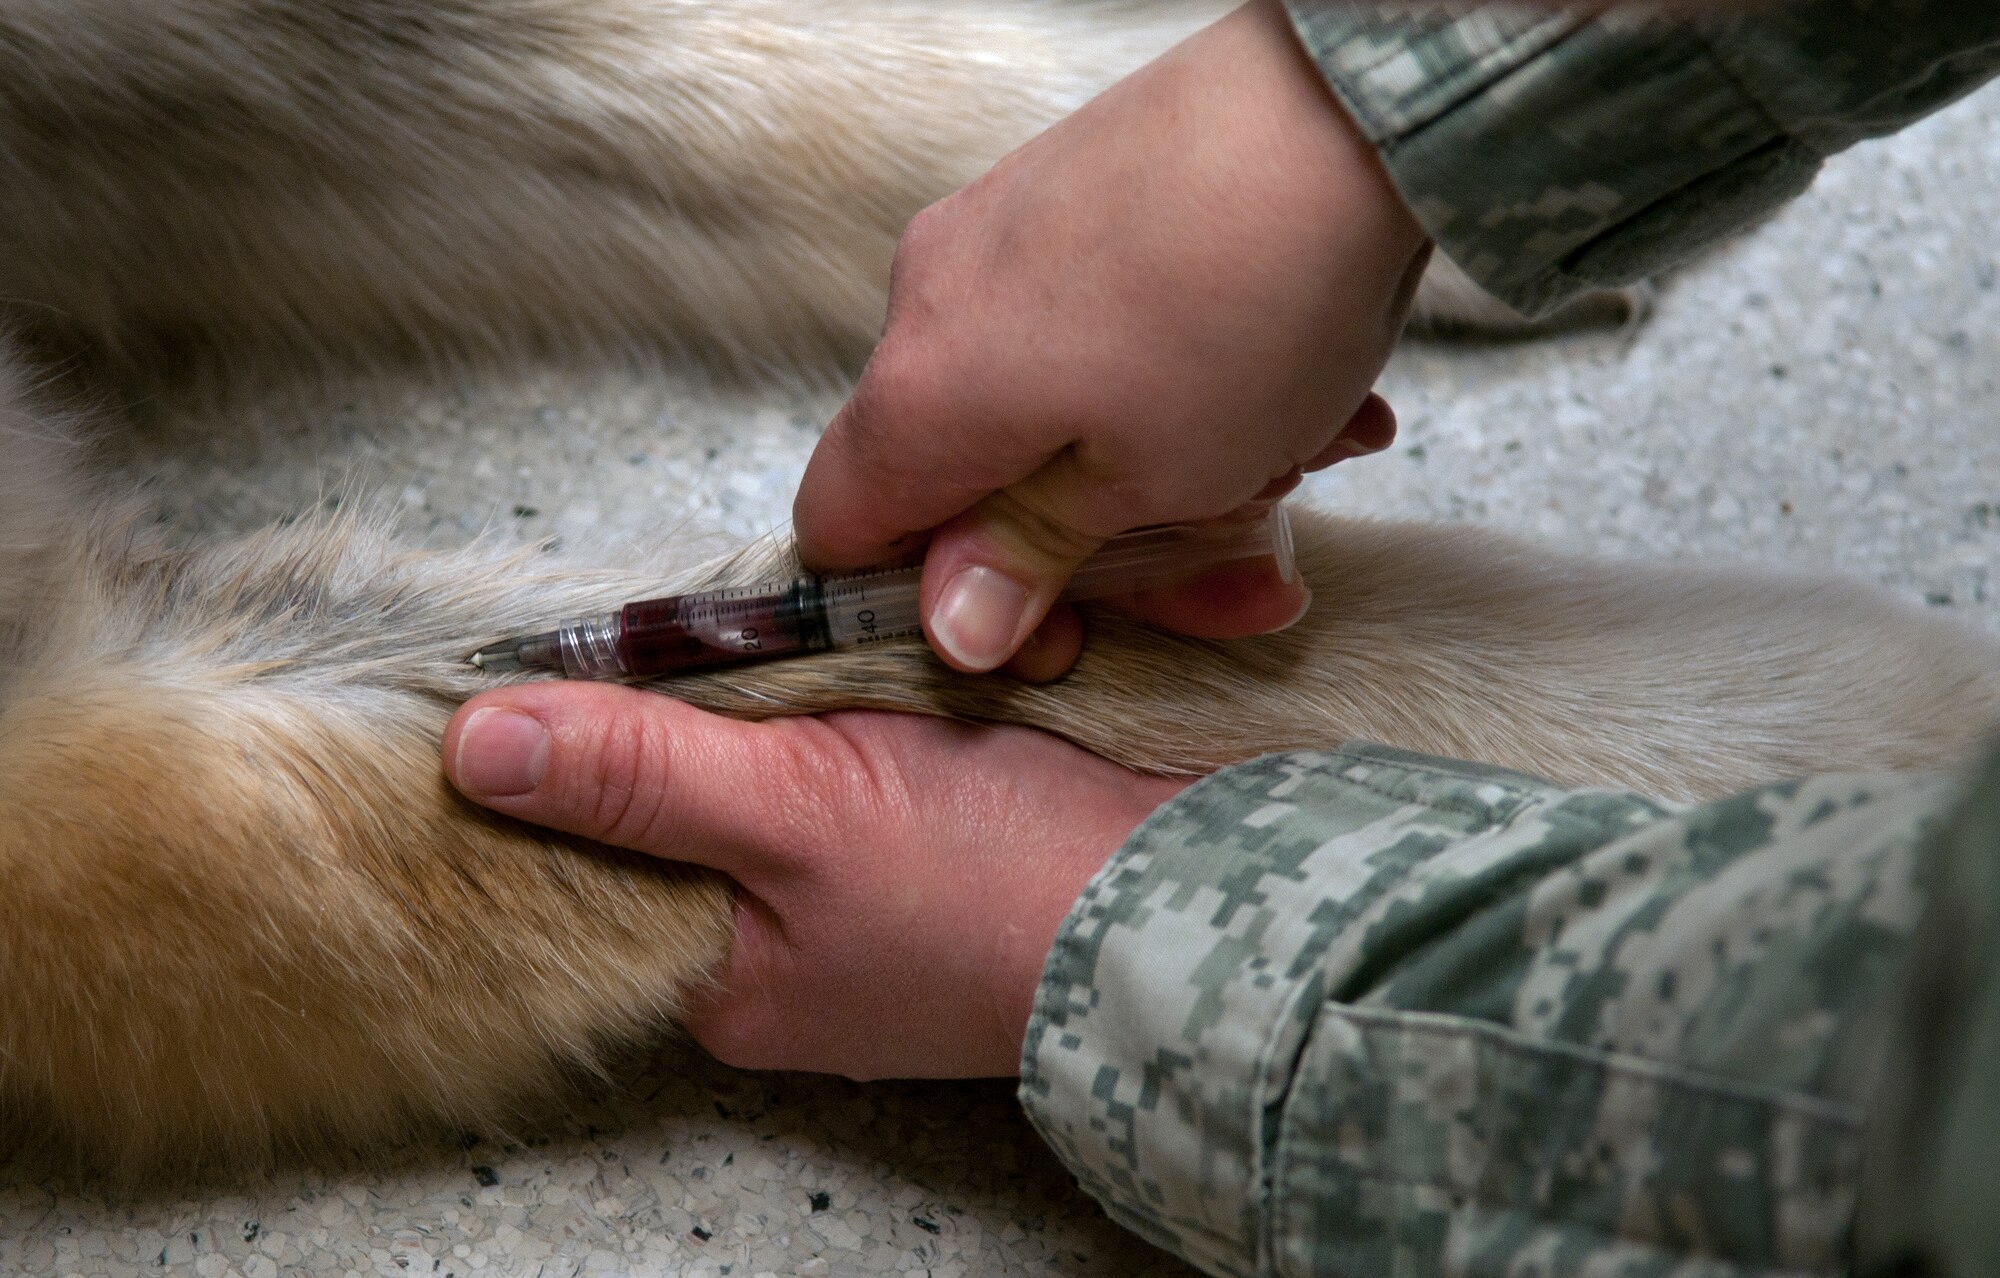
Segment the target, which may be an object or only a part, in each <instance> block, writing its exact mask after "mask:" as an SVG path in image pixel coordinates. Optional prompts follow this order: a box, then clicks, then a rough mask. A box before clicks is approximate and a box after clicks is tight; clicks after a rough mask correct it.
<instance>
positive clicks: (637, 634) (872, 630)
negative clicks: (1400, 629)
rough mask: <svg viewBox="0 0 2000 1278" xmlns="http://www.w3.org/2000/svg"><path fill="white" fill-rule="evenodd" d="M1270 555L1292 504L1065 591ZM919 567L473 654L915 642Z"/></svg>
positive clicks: (736, 593) (1136, 555) (641, 665)
mask: <svg viewBox="0 0 2000 1278" xmlns="http://www.w3.org/2000/svg"><path fill="white" fill-rule="evenodd" d="M1263 558H1273V559H1275V560H1276V561H1277V568H1278V572H1279V575H1280V576H1281V577H1282V578H1283V579H1284V580H1286V581H1290V580H1291V579H1292V576H1293V574H1294V572H1295V568H1294V565H1293V562H1292V528H1291V523H1290V521H1289V520H1288V519H1287V518H1286V515H1285V510H1284V507H1282V506H1275V507H1273V508H1272V509H1271V511H1270V513H1269V514H1268V515H1266V516H1265V517H1264V518H1262V519H1259V520H1256V521H1254V522H1237V523H1221V524H1169V525H1163V526H1160V527H1156V528H1141V529H1139V530H1137V531H1135V532H1128V533H1123V534H1121V535H1119V536H1116V537H1113V538H1112V539H1111V540H1109V541H1107V542H1105V543H1104V545H1103V546H1102V547H1101V548H1100V549H1099V550H1098V552H1097V553H1096V554H1095V555H1092V556H1091V557H1090V558H1089V559H1087V560H1085V561H1084V562H1083V565H1082V566H1081V567H1080V568H1078V569H1077V571H1076V573H1075V575H1074V576H1072V577H1071V578H1070V580H1069V585H1068V586H1067V587H1066V588H1065V589H1064V590H1063V592H1062V594H1061V595H1060V596H1059V598H1062V599H1067V600H1076V599H1099V598H1102V597H1104V596H1106V595H1116V594H1123V593H1125V592H1127V591H1132V590H1137V589H1139V588H1141V587H1143V586H1146V585H1149V584H1157V583H1159V582H1163V581H1168V580H1171V579H1173V578H1176V577H1183V576H1186V575H1187V574H1188V573H1190V572H1196V571H1200V570H1202V569H1204V568H1212V567H1215V566H1217V565H1220V564H1228V563H1237V562H1239V561H1243V560H1250V559H1263ZM921 571H922V570H921V569H920V568H914V567H912V568H886V569H880V570H877V571H874V572H862V573H853V574H850V575H846V576H838V577H799V578H797V579H795V580H792V581H783V582H767V583H765V584H763V585H757V586H735V587H731V588H729V589H725V590H707V591H702V592H700V593H698V594H690V595H674V596H671V597H669V598H665V599H645V600H641V601H639V602H637V603H628V604H626V605H625V606H624V607H623V608H620V609H618V610H617V611H616V612H607V613H602V614H600V615H598V616H595V617H580V618H577V619H576V620H573V621H565V622H563V623H562V624H561V625H559V626H557V627H556V628H555V629H554V630H551V631H549V632H548V633H546V634H538V635H524V636H522V637H520V638H516V639H507V640H504V641H502V642H500V643H496V644H490V645H488V646H487V647H484V648H481V649H480V650H479V651H478V652H475V653H473V654H472V655H471V656H470V657H468V658H467V660H468V661H470V662H471V663H472V664H473V665H475V666H478V667H479V668H480V669H481V670H485V671H487V672H489V673H493V674H503V673H507V672H511V671H515V670H524V669H531V670H548V671H559V672H561V673H562V674H563V675H565V676H567V677H569V678H571V679H616V678H646V677H650V676H653V675H670V674H680V673H682V672H684V671H689V670H700V669H704V668H707V667H710V666H720V665H729V664H734V663H737V662H745V661H768V660H771V659H772V658H776V657H796V656H803V655H805V654H807V653H812V652H825V651H827V650H829V649H833V648H861V647H866V646H868V645H870V644H877V643H886V642H888V641H889V640H891V639H907V638H911V637H913V636H917V635H921V634H922V633H923V623H922V619H921V617H920V616H919V614H918V611H917V583H918V579H919V576H920V574H921Z"/></svg>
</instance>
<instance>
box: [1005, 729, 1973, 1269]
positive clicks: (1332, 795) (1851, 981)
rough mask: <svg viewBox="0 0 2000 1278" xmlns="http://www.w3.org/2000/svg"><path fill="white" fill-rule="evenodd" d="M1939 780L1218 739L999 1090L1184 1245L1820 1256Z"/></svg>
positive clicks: (1426, 1263) (1532, 1264) (1069, 963)
mask: <svg viewBox="0 0 2000 1278" xmlns="http://www.w3.org/2000/svg"><path fill="white" fill-rule="evenodd" d="M1959 788H1960V787H1959V786H1958V785H1957V784H1956V783H1954V782H1953V781H1951V780H1949V779H1942V778H1933V777H1912V776H1882V777H1851V776H1850V777H1830V778H1821V779H1816V780H1811V781H1804V782H1797V783H1791V784H1785V785H1776V786H1767V787H1765V788H1763V789H1760V790H1757V791H1754V792H1751V793H1749V794H1746V795H1742V796H1739V797H1736V798H1732V799H1728V800H1725V801H1722V802H1718V803H1712V804H1707V805H1704V806H1699V807H1689V808H1683V809H1676V808H1673V807H1670V806H1667V805H1663V804H1660V803H1656V802H1653V801H1651V800H1647V799H1643V798H1640V797H1637V796H1635V795H1631V794H1625V793H1613V792H1604V791H1564V790H1561V789H1558V788H1555V787H1553V786H1550V785H1548V784H1545V783H1543V782H1539V781H1535V780H1532V779H1530V778H1526V777H1521V776H1518V775H1515V774H1512V773H1507V772H1503V771H1499V770H1496V769H1491V768H1486V767H1481V766H1478V765H1472V764H1463V763H1453V762H1449V761H1444V760H1436V759H1428V758H1424V757H1421V756H1417V755H1411V754H1407V753H1403V752H1400V751H1396V750H1390V749H1387V748H1383V747H1370V746H1350V747H1347V748H1345V749H1342V750H1339V751H1336V752H1332V753H1297V754H1286V755H1276V756H1271V757H1269V758H1265V759H1261V760H1257V761H1255V762H1252V763H1249V764H1245V765H1242V766H1240V767H1236V768H1231V769H1228V770H1226V771H1224V772H1221V773H1218V774H1216V775H1215V776H1212V777H1209V778H1207V779H1206V780H1204V781H1202V782H1201V783H1199V784H1198V785H1196V786H1194V787H1192V788H1190V789H1189V790H1188V791H1186V792H1185V793H1184V794H1182V795H1181V796H1180V797H1179V798H1177V799H1176V800H1174V801H1173V802H1171V803H1169V804H1168V805H1167V806H1165V807H1164V808H1162V809H1161V810H1160V811H1159V812H1157V813H1156V814H1155V815H1154V816H1153V817H1152V818H1150V819H1149V820H1148V821H1147V822H1146V823H1145V824H1144V825H1142V826H1141V827H1140V828H1139V829H1138V830H1137V831H1136V832H1135V833H1134V834H1133V836H1132V838H1131V839H1130V840H1129V841H1128V842H1127V844H1126V845H1125V847H1124V848H1123V849H1122V850H1121V851H1120V852H1119V854H1118V855H1117V856H1116V857H1114V858H1113V859H1112V861H1111V862H1110V863H1109V864H1108V865H1107V866H1106V867H1105V869H1104V870H1103V871H1102V872H1101V873H1100V874H1099V875H1098V876H1097V878H1096V879H1094V880H1093V882H1092V883H1091V885H1090V887H1089V888H1088V890H1087V891H1086V892H1085V893H1084V895H1083V896H1082V897H1081V898H1080V899H1079V901H1078V903H1077V905H1076V907H1075V909H1074V910H1073V912H1072V913H1071V915H1070V917H1069V919H1068V920H1067V921H1066V922H1065V924H1064V927H1063V929H1062V931H1061V933H1060V934H1059V936H1058V938H1057V941H1056V945H1055V947H1054V949H1053V950H1052V951H1051V953H1050V956H1049V960H1048V964H1047V967H1046V970H1045V972H1044V979H1043V984H1042V988H1041V990H1040V991H1039V994H1038V999H1037V1004H1036V1009H1035V1013H1034V1018H1033V1020H1032V1022H1031V1023H1030V1026H1029V1032H1028V1039H1027V1044H1026V1048H1025V1051H1024V1055H1023V1065H1022V1098H1023V1102H1024V1104H1025V1105H1026V1107H1027V1109H1028V1112H1029V1114H1030V1116H1031V1117H1032V1118H1033V1120H1034V1121H1035V1123H1036V1125H1037V1127H1038V1129H1039V1130H1040V1131H1041V1132H1042V1134H1043V1135H1044V1136H1045V1137H1046V1138H1047V1139H1048V1140H1049V1142H1050V1144H1051V1145H1052V1146H1053V1147H1054V1148H1055V1149H1056V1151H1057V1152H1058V1153H1059V1154H1060V1155H1061V1156H1062V1157H1063V1158H1064V1160H1065V1161H1066V1162H1067V1163H1068V1164H1069V1165H1070V1167H1071V1168H1072V1169H1073V1170H1074V1171H1075V1172H1076V1173H1077V1175H1078V1176H1079V1178H1080V1179H1081V1180H1082V1182H1083V1184H1084V1186H1085V1188H1087V1189H1088V1190H1089V1191H1090V1192H1091V1193H1093V1194H1094V1195H1096V1196H1097V1197H1098V1198H1099V1199H1100V1200H1102V1201H1103V1202H1104V1204H1105V1205H1106V1207H1107V1208H1108V1209H1109V1210H1110V1211H1111V1213H1112V1215H1113V1216H1114V1217H1115V1218H1117V1219H1118V1220H1119V1221H1121V1222H1122V1223H1124V1224H1126V1225H1127V1226H1129V1227H1130V1228H1132V1229H1134V1230H1136V1231H1137V1232H1139V1233H1141V1234H1142V1235H1144V1236H1146V1237H1147V1238H1150V1239H1152V1240H1153V1241H1154V1242H1156V1243H1158V1244H1159V1245H1161V1246H1163V1247H1165V1248H1167V1249H1169V1250H1171V1251H1174V1252H1177V1253H1179V1254H1180V1255H1182V1256H1184V1257H1186V1258H1187V1259H1189V1260H1190V1261H1192V1262H1193V1263H1195V1264H1196V1265H1198V1266H1200V1267H1201V1268H1203V1269H1206V1270H1208V1271H1210V1272H1213V1273H1218V1274H1267V1273H1268V1274H1305V1273H1315V1274H1317V1273H1325V1274H1341V1275H1350V1276H1352V1278H1373V1276H1376V1275H1381V1276H1384V1278H1388V1276H1392V1275H1442V1274H1463V1275H1501V1274H1508V1275H1515V1274H1543V1275H1546V1274H1553V1273H1588V1274H1604V1275H1664V1274H1674V1275H1748V1274H1778V1273H1786V1274H1792V1273H1798V1274H1807V1273H1822V1274H1833V1273H1841V1272H1845V1271H1846V1270H1847V1268H1848V1266H1849V1264H1850V1261H1851V1258H1852V1252H1851V1243H1852V1230H1853V1224H1854V1219H1855V1212H1856V1196H1857V1192H1858V1187H1859V1185H1860V1183H1861V1179H1862V1145H1863V1126H1862V1120H1863V1117H1864V1112H1865V1109H1866V1107H1867V1106H1868V1104H1869V1103H1870V1101H1871V1097H1872V1096H1873V1095H1874V1091H1875V1088H1876V1086H1877V1082H1878V1079H1879V1077H1880V1075H1881V1070H1882V1061H1881V1058H1882V1056H1883V1055H1884V1050H1885V1044H1886V1043H1888V1042H1889V1041H1890V1040H1891V1039H1892V1037H1893V1035H1894V1033H1895V1032H1896V1027H1897V1026H1898V1024H1899V1021H1898V1017H1899V1015H1901V1013H1902V1011H1903V1010H1904V1009H1905V1008H1906V1006H1907V1004H1908V1000H1907V999H1906V998H1904V997H1902V995H1901V989H1902V985H1901V983H1902V981H1903V980H1904V979H1905V975H1906V969H1907V966H1908V954H1909V951H1910V949H1911V936H1912V933H1913V930H1914V929H1915V927H1916V924H1917V921H1918V919H1919V917H1920V915H1921V914H1922V912H1923V906H1924V901H1925V897H1926V892H1925V890H1924V889H1925V879H1926V875H1927V874H1929V873H1931V868H1930V866H1931V863H1930V860H1929V858H1928V856H1927V855H1926V854H1924V853H1923V851H1922V849H1923V848H1924V847H1925V846H1927V845H1926V843H1925V840H1926V838H1927V837H1928V836H1929V835H1930V834H1931V832H1933V831H1934V830H1935V829H1937V828H1939V827H1940V826H1941V825H1942V821H1941V814H1944V813H1946V812H1947V811H1948V810H1949V808H1950V806H1951V804H1952V802H1953V800H1954V797H1955V796H1956V795H1957V794H1958V793H1959ZM1993 789H1994V790H1995V791H1996V792H2000V784H1995V785H1994V786H1993ZM1996 899H2000V897H1997V898H1996ZM1899 1050H1900V1049H1899ZM1996 1059H2000V1058H1996ZM1919 1160H1921V1156H1919Z"/></svg>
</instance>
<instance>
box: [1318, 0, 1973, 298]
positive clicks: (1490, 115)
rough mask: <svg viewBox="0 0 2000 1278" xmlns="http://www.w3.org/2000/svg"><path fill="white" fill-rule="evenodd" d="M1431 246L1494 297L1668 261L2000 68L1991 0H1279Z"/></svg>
mask: <svg viewBox="0 0 2000 1278" xmlns="http://www.w3.org/2000/svg"><path fill="white" fill-rule="evenodd" d="M1286 3H1287V5H1288V6H1289V8H1290V10H1291V14H1292V19H1293V23H1294V25H1295V26H1296V27H1297V29H1298V31H1299V33H1300V35H1301V37H1302V38H1303V40H1304V42H1305V45H1306V47H1307V50H1308V52H1310V53H1311V54H1312V56H1313V58H1314V60H1315V61H1316V62H1317V63H1318V64H1319V66H1320V69H1321V71H1322V72H1323V73H1324V74H1325V76H1326V79H1327V82H1328V84H1329V85H1331V87H1332V88H1333V91H1334V93H1335V94H1336V95H1337V96H1338V97H1339V98H1340V100H1341V102H1342V103H1343V104H1344V105H1345V106H1346V107H1347V109H1348V111H1349V113H1350V114H1351V115H1353V117H1354V118H1355V120H1356V122H1357V123H1358V124H1359V126H1360V127H1361V130H1362V132H1363V133H1364V134H1365V135H1366V136H1367V137H1368V139H1369V140H1370V141H1371V142H1373V143H1374V144H1375V145H1376V146H1377V147H1378V149H1379V150H1380V151H1381V153H1382V156H1383V159H1384V161H1385V162H1386V163H1387V165H1388V168H1389V171H1390V174H1391V176H1392V177H1393V178H1394V179H1395V182H1396V184H1397V186H1398V187H1399V188H1400V189H1401V190H1402V192H1403V194H1404V196H1405V197H1406V198H1407V199H1408V200H1409V202H1410V207H1411V209H1412V210H1413V211H1414V212H1415V213H1416V215H1417V217H1418V218H1419V219H1420V220H1421V221H1422V222H1423V223H1424V224H1425V225H1426V226H1427V227H1428V228H1429V229H1430V231H1431V233H1432V235H1433V236H1434V237H1435V238H1436V240H1437V242H1438V245H1439V247H1440V248H1441V249H1443V250H1444V252H1445V253H1446V254H1447V255H1449V256H1450V257H1451V258H1452V259H1453V260H1454V261H1456V262H1457V263H1458V264H1459V265H1460V266H1462V267H1464V268H1465V270H1466V272H1467V273H1468V274H1470V275H1471V276H1472V277H1473V278H1474V279H1476V280H1478V281H1479V282H1480V283H1481V284H1483V285H1485V286H1486V288H1487V289H1488V290H1489V291H1491V292H1492V293H1494V294H1495V295H1497V296H1498V297H1500V298H1501V299H1502V300H1503V301H1505V302H1507V303H1509V304H1510V305H1512V306H1514V307H1515V308H1516V309H1519V310H1521V311H1524V312H1527V313H1529V314H1535V313H1539V312H1541V311H1545V310H1547V309H1548V308H1550V307H1552V306H1554V305H1556V304H1557V303H1559V302H1561V301H1563V300H1564V299H1566V298H1568V297H1570V296H1571V295H1573V294H1574V293H1576V292H1578V291H1580V290H1582V289H1584V288H1589V287H1598V286H1603V285H1609V284H1625V283H1630V282H1631V281H1633V280H1636V279H1640V278H1642V277H1644V276H1646V275H1650V274H1653V273H1654V272H1656V271H1658V270H1660V269H1661V268H1663V267H1665V266H1669V265H1672V264H1673V263H1675V262H1678V261H1681V260H1684V259H1685V258H1686V257H1687V256H1688V255H1690V254H1691V253H1692V252H1694V251H1695V250H1696V249H1698V248H1699V247H1701V246H1702V245H1704V244H1707V243H1711V242H1713V241H1714V240H1716V239H1718V238H1720V237H1722V236H1724V235H1726V234H1729V233H1730V232H1732V231H1735V230H1739V229H1741V228H1742V227H1744V226H1746V225H1749V224H1750V223H1752V222H1754V221H1755V220H1757V219H1759V218H1761V217H1763V216H1764V215H1765V214H1766V213H1768V212H1770V211H1771V210H1772V209H1773V208H1775V207H1777V206H1778V205H1779V204H1781V203H1783V202H1784V201H1786V200H1788V199H1790V198H1791V197H1793V196H1794V195H1797V194H1798V193H1799V192H1800V191H1802V190H1804V189H1805V187H1806V186H1807V184H1808V183H1810V182H1811V180H1812V178H1813V175H1814V174H1815V173H1816V172H1818V169H1819V165H1820V162H1821V160H1822V159H1824V158H1825V157H1826V156H1828V155H1831V154H1833V153H1834V152H1836V151H1839V150H1841V149H1843V148H1845V147H1847V146H1851V145H1852V144H1854V143H1855V142H1858V141H1860V140H1862V139H1863V138H1869V137H1877V136H1880V135H1882V134H1886V133H1891V132H1893V131H1895V130H1896V129H1899V128H1901V127H1903V126H1904V125H1906V124H1908V123H1910V122H1911V121H1913V120H1915V119H1917V118H1918V117H1919V116H1922V115H1924V114H1926V113H1928V112H1930V111H1934V110H1936V109H1937V108H1938V107H1940V106H1943V105H1944V104H1945V103H1947V102H1949V101H1951V100H1953V99H1954V98H1956V97H1958V96H1960V95H1962V94H1965V93H1967V92H1969V91H1971V90H1972V89H1973V88H1975V87H1976V86H1978V85H1979V84H1981V83H1983V82H1984V81H1985V80H1987V79H1989V78H1990V77H1992V76H1993V75H1994V74H1995V73H1996V72H2000V3H1995V0H1792V2H1791V3H1784V2H1783V0H1777V2H1774V3H1765V4H1758V5H1754V6H1753V5H1743V6H1741V9H1740V10H1737V11H1734V12H1731V11H1730V7H1729V6H1722V7H1720V8H1718V9H1716V10H1713V11H1710V12H1708V13H1704V14H1702V15H1700V17H1699V18H1698V19H1697V18H1692V17H1688V16H1686V15H1682V16H1678V17H1672V18H1669V17H1662V16H1658V15H1646V14H1643V13H1640V12H1637V11H1634V10H1619V11H1614V12H1611V13H1607V14H1603V15H1597V16H1593V15H1591V14H1590V13H1588V12H1587V11H1585V12H1579V11H1578V9H1577V8H1576V7H1574V6H1572V7H1568V8H1563V7H1555V6H1550V5H1503V4H1494V5H1485V6H1481V7H1478V8H1477V9H1476V10H1475V9H1472V8H1470V7H1468V6H1467V5H1464V4H1459V5H1457V6H1455V7H1445V6H1437V5H1431V6H1425V5H1422V4H1416V3H1408V4H1393V5H1379V4H1378V5H1367V4H1350V3H1343V2H1342V0H1286Z"/></svg>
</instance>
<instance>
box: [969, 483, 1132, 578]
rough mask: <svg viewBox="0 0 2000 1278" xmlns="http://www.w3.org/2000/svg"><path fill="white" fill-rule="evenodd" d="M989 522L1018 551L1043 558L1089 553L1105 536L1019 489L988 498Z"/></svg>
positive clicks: (1053, 559)
mask: <svg viewBox="0 0 2000 1278" xmlns="http://www.w3.org/2000/svg"><path fill="white" fill-rule="evenodd" d="M988 506H989V511H988V515H989V526H990V527H992V528H993V529H994V535H995V536H997V537H998V538H1000V540H1001V541H1002V542H1003V543H1006V544H1008V546H1009V549H1011V550H1013V551H1014V552H1015V553H1017V554H1025V555H1026V556H1028V557H1031V558H1034V559H1037V560H1041V561H1044V562H1064V563H1067V562H1072V561H1075V560H1078V559H1082V558H1084V557H1085V556H1087V555H1089V554H1090V553H1091V552H1092V551H1093V550H1095V549H1097V547H1098V546H1099V545H1100V544H1102V542H1103V540H1104V537H1103V536H1102V535H1101V534H1093V533H1091V532H1088V531H1086V530H1084V529H1081V528H1078V527H1077V526H1076V525H1075V524H1073V523H1072V522H1071V521H1070V519H1069V518H1068V516H1067V515H1066V514H1064V513H1063V512H1060V511H1057V510H1053V509H1047V508H1045V506H1044V504H1043V503H1041V502H1039V501H1036V500H1034V499H1032V498H1031V497H1027V496H1023V495H1022V494H1019V493H1012V492H1001V493H996V494H994V495H993V496H992V497H991V498H988Z"/></svg>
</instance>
